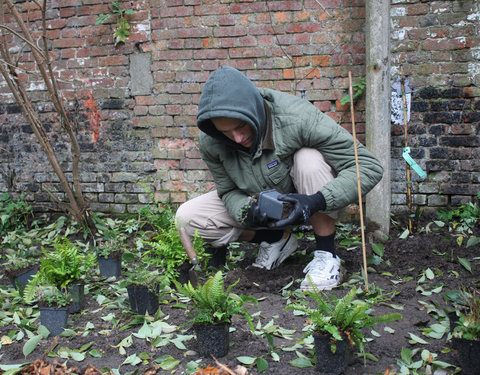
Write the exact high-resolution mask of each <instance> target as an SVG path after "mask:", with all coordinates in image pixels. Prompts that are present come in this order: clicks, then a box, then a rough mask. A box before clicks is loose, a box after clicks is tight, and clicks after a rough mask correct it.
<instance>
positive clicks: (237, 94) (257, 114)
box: [197, 66, 266, 154]
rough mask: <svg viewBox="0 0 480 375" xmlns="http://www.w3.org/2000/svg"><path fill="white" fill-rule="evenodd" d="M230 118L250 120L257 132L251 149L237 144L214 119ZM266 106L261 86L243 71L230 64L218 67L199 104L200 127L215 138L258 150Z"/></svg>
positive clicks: (263, 130) (262, 132)
mask: <svg viewBox="0 0 480 375" xmlns="http://www.w3.org/2000/svg"><path fill="white" fill-rule="evenodd" d="M215 117H228V118H235V119H240V120H242V121H246V122H247V123H248V124H250V126H251V127H252V129H253V130H254V134H255V141H254V142H253V144H252V146H251V147H250V149H246V148H245V147H243V146H242V145H240V144H238V143H235V142H234V141H232V140H230V139H229V138H227V137H226V136H225V135H223V134H222V133H220V132H219V131H218V130H217V129H216V128H215V126H214V125H213V123H212V121H211V119H212V118H215ZM265 122H266V116H265V107H264V104H263V98H262V96H261V95H260V92H259V91H258V89H257V87H255V85H254V84H253V82H252V81H250V80H249V79H248V78H247V77H246V76H245V75H243V73H241V72H240V71H238V70H237V69H235V68H232V67H229V66H222V67H220V68H218V69H217V70H215V71H214V72H213V73H212V74H211V75H210V77H209V78H208V80H207V82H206V83H205V86H204V87H203V91H202V95H201V96H200V101H199V103H198V114H197V126H198V128H199V129H200V130H201V131H202V132H204V133H206V134H208V135H209V136H211V137H214V138H216V139H220V140H221V141H224V142H225V143H227V144H229V145H231V146H232V147H235V148H237V149H241V150H244V151H248V152H249V153H252V154H253V153H255V150H257V148H258V146H259V144H260V142H261V139H262V137H263V134H264V132H265Z"/></svg>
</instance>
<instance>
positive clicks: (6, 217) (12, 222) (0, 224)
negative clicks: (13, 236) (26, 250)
mask: <svg viewBox="0 0 480 375" xmlns="http://www.w3.org/2000/svg"><path fill="white" fill-rule="evenodd" d="M32 215H33V213H32V207H31V206H30V205H29V204H28V203H27V202H25V201H24V200H23V195H20V197H19V198H18V199H16V200H14V199H12V197H11V196H10V195H9V194H8V193H3V194H2V196H1V198H0V235H2V236H3V235H5V234H7V233H8V232H11V231H14V230H17V229H20V228H22V229H23V228H26V227H27V223H28V218H29V217H30V216H32Z"/></svg>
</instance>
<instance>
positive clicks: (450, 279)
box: [0, 218, 480, 375]
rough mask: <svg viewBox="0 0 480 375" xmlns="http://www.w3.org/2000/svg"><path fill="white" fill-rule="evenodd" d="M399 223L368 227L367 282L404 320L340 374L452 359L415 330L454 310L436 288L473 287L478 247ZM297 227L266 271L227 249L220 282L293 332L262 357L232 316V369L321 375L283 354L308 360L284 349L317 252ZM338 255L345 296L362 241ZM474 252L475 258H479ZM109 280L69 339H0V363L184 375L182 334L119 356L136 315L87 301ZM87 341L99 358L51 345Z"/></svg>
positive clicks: (425, 226) (299, 321) (360, 282)
mask: <svg viewBox="0 0 480 375" xmlns="http://www.w3.org/2000/svg"><path fill="white" fill-rule="evenodd" d="M406 227H407V223H406V221H405V220H402V219H398V218H397V225H395V226H393V227H392V228H391V232H390V236H389V238H388V239H387V240H386V241H384V242H383V243H382V242H380V241H379V240H376V239H373V235H372V234H371V233H369V232H367V233H366V239H367V241H366V242H367V243H366V253H367V255H372V241H373V242H374V243H382V244H383V246H384V249H385V253H384V255H383V257H382V258H381V262H380V263H379V264H378V265H374V266H372V267H371V268H369V270H368V282H369V289H375V290H377V289H379V288H381V289H382V290H383V293H385V294H386V293H394V294H392V296H391V301H390V302H391V304H389V305H387V304H381V305H378V306H377V307H375V311H374V314H373V315H376V314H383V313H387V312H399V313H401V314H402V315H403V319H401V320H399V321H396V322H392V323H388V324H387V325H388V327H389V328H388V329H387V330H384V326H385V325H377V326H375V332H376V334H375V333H372V332H371V330H370V329H368V330H366V331H365V332H364V333H365V335H366V336H367V337H369V338H371V339H372V340H371V341H370V342H369V343H368V344H367V347H366V349H367V352H368V353H371V354H372V355H374V356H375V357H376V358H377V359H378V361H372V360H367V361H366V364H364V360H363V357H357V356H354V357H353V359H352V361H351V363H349V365H348V367H347V369H346V371H345V374H346V375H351V374H387V373H390V374H393V373H395V371H398V365H397V360H399V359H400V353H401V350H402V348H409V349H414V348H421V349H428V350H429V351H430V352H432V353H436V354H437V355H438V359H439V360H441V361H444V362H447V363H450V364H452V365H456V366H458V365H459V363H458V358H457V353H456V352H455V350H446V349H447V348H448V349H451V342H450V341H447V335H443V337H442V338H440V339H433V338H429V337H425V336H424V335H423V334H422V329H424V328H427V327H429V326H430V325H431V324H434V323H438V322H439V319H442V316H443V314H442V313H439V312H443V311H444V309H445V308H452V305H451V304H448V303H446V302H445V300H444V298H443V296H442V293H443V292H445V291H447V290H459V289H460V288H462V287H471V286H472V285H475V286H476V287H478V285H479V281H480V278H479V272H478V267H479V264H478V257H479V255H480V246H479V245H478V244H477V245H474V246H470V247H468V248H467V247H466V240H465V241H464V242H463V243H462V244H461V245H460V246H459V244H458V243H457V238H458V236H459V233H458V232H452V231H450V230H449V229H448V225H446V226H444V227H439V226H437V225H436V224H435V223H433V222H432V218H424V219H423V220H422V223H419V225H418V228H419V229H418V230H417V231H416V232H415V233H414V234H412V235H409V236H408V237H407V238H401V237H400V234H401V233H402V232H403V231H404V230H405V228H406ZM473 232H474V233H473V234H474V235H475V236H476V237H480V228H478V227H477V228H474V230H473ZM302 234H303V237H302V238H301V239H300V243H301V246H300V248H299V250H298V251H297V252H296V253H294V254H293V255H292V256H290V257H289V258H288V259H286V260H285V262H284V263H282V264H281V265H280V266H279V267H278V268H277V269H275V270H272V271H265V270H258V269H256V268H253V267H251V263H252V262H253V260H254V259H255V255H256V252H255V249H256V247H255V246H254V245H251V244H248V245H247V244H243V245H241V247H240V248H239V249H237V250H235V251H234V253H233V252H232V254H234V255H238V254H240V253H241V250H244V251H245V257H244V259H243V260H241V261H240V262H239V263H237V264H236V265H235V267H231V266H230V267H229V269H224V272H226V274H227V276H226V283H227V284H228V283H231V282H234V281H236V280H237V279H239V280H240V281H239V282H238V284H237V285H236V286H235V288H234V290H233V291H235V292H236V293H242V294H246V295H250V296H254V297H256V298H257V299H258V300H259V304H258V306H257V307H254V308H252V309H251V312H252V313H253V312H256V311H257V312H259V314H258V315H256V317H255V324H256V323H257V322H258V320H259V319H260V321H261V324H262V326H265V325H266V324H267V323H268V322H270V321H271V320H273V323H274V324H275V325H277V326H278V327H281V328H283V329H286V330H295V331H294V333H293V334H291V339H288V338H285V337H280V336H279V335H275V336H274V346H275V351H276V353H277V354H278V356H279V360H278V361H274V360H273V359H272V356H271V355H270V354H269V345H268V343H267V340H266V339H265V338H264V337H261V336H258V335H254V334H252V333H251V331H250V330H249V328H248V326H247V325H246V324H245V322H244V321H243V320H240V319H236V320H235V321H234V322H233V328H234V330H233V331H232V332H231V334H230V340H231V346H230V350H229V352H228V354H227V356H225V357H222V358H219V359H218V360H219V361H220V362H221V363H223V364H225V365H227V366H229V367H230V368H234V367H235V366H236V365H238V364H239V361H238V360H237V357H239V356H250V357H253V358H257V357H263V358H264V359H266V360H267V361H268V369H267V370H265V371H263V372H262V374H276V375H287V374H288V375H291V374H305V375H308V374H318V372H317V371H316V369H315V367H309V368H298V367H293V366H292V365H290V364H289V362H290V361H292V360H294V359H296V358H298V354H297V352H296V350H297V351H298V352H300V353H301V354H303V355H305V356H307V357H310V358H312V354H311V351H309V350H308V348H307V347H306V346H305V345H301V346H298V348H297V349H296V350H288V349H289V348H291V347H292V346H293V345H295V342H296V341H295V340H296V339H299V338H301V336H302V328H303V327H304V325H305V321H304V317H302V316H296V315H294V314H293V313H292V311H291V310H284V308H285V306H286V305H287V299H288V300H290V301H291V300H293V299H294V298H295V296H294V294H295V289H296V288H298V287H299V283H300V282H301V280H302V279H303V277H304V274H303V268H304V266H305V265H306V264H307V263H308V262H309V261H310V259H311V257H312V254H311V252H312V251H313V250H314V242H313V241H312V240H311V238H312V237H311V236H309V235H308V234H309V232H308V231H306V232H303V233H299V235H302ZM337 255H338V256H339V257H340V258H341V259H342V261H343V264H344V267H345V270H346V275H345V278H344V284H342V286H341V287H339V288H337V289H335V290H333V291H332V292H331V294H334V295H336V296H343V295H344V294H345V293H346V292H347V291H348V290H350V288H351V286H352V285H354V284H355V285H357V286H358V287H362V288H364V289H365V283H364V279H362V278H361V276H360V275H361V273H360V271H361V269H362V267H363V257H362V246H357V247H355V248H354V249H352V250H347V249H345V248H344V247H342V246H341V245H340V243H339V244H338V249H337ZM475 257H477V259H476V260H475V259H474V258H475ZM459 258H466V259H469V260H470V261H471V268H472V270H471V272H469V271H468V270H467V269H466V268H465V267H464V266H463V265H462V264H461V263H460V262H459V260H458V259H459ZM428 268H429V269H430V270H432V271H433V272H434V278H433V279H431V280H430V279H428V278H427V279H426V282H425V283H424V284H419V283H418V281H419V278H420V277H421V275H422V274H423V273H424V272H425V270H427V269H428ZM203 276H204V275H203V274H202V273H200V274H199V277H200V279H202V277H203ZM0 282H1V284H4V285H6V284H7V283H8V280H7V279H5V278H3V279H1V280H0ZM113 282H116V281H113ZM113 282H112V281H111V279H110V280H109V281H108V282H106V283H105V282H103V283H102V282H99V283H97V284H95V285H94V286H91V287H90V290H89V293H88V294H87V299H86V305H85V308H84V309H83V310H82V311H81V312H80V313H77V314H71V316H70V318H69V324H68V328H70V329H72V330H74V331H76V332H77V334H76V336H74V337H62V336H59V337H57V338H48V339H43V340H41V342H40V344H39V345H38V346H37V348H36V349H35V350H34V351H33V352H32V353H31V354H30V355H28V357H27V358H25V357H24V356H23V354H22V348H23V345H24V344H25V341H26V338H25V339H24V340H21V341H20V342H14V343H12V344H10V345H3V346H2V347H1V349H0V355H1V357H0V362H1V363H3V364H14V363H27V362H28V363H31V362H33V361H34V360H38V359H44V360H46V361H51V362H53V361H57V362H59V363H62V364H65V363H66V364H67V365H68V366H72V367H78V368H79V370H78V371H77V373H94V372H88V371H87V370H85V369H86V368H87V367H89V368H90V371H91V369H92V366H93V367H95V368H97V369H104V370H105V369H107V368H111V369H115V368H119V372H120V373H121V374H126V373H132V372H133V371H136V372H135V374H145V373H147V372H146V371H147V370H148V369H150V372H149V373H150V374H172V373H175V374H184V373H186V365H187V363H188V362H190V361H196V360H200V359H201V357H199V356H198V354H197V353H196V352H195V351H196V350H197V347H196V342H195V339H194V338H192V339H190V340H188V341H184V344H185V347H186V348H182V349H180V348H178V347H177V346H176V345H174V343H169V344H167V345H165V346H159V347H154V346H152V344H151V342H149V341H148V340H145V339H141V338H137V337H135V336H132V339H133V343H132V345H131V346H130V347H126V348H125V350H126V353H125V354H120V351H119V348H118V347H115V346H118V344H119V343H120V342H121V341H122V340H123V339H124V338H125V337H127V336H129V335H130V334H131V333H137V332H138V331H139V329H140V327H141V322H140V323H139V325H136V326H133V327H130V328H129V325H128V323H131V322H132V320H133V319H134V316H133V314H132V312H131V311H130V309H129V305H128V297H127V296H126V295H125V294H123V295H117V296H113V297H115V298H116V301H117V302H116V303H112V304H111V305H109V306H108V308H105V306H103V308H102V306H100V305H99V304H98V299H97V298H94V294H95V295H96V294H99V289H100V290H101V289H102V288H103V289H104V293H103V294H105V295H108V288H109V283H110V284H111V283H113ZM289 284H291V285H290V287H288V288H287V289H284V287H286V286H287V285H289ZM419 286H420V287H422V288H423V290H424V291H426V292H427V293H425V292H424V294H429V293H428V292H429V291H432V290H434V288H436V287H438V286H443V289H442V291H441V292H440V293H435V292H432V293H431V295H424V294H422V293H421V291H420V290H418V287H419ZM110 297H112V296H110ZM392 305H395V306H397V307H400V308H401V310H398V309H393V308H392ZM2 310H3V308H2ZM160 311H161V312H162V313H163V314H164V315H163V319H164V320H165V321H166V322H168V323H169V324H171V325H175V326H180V325H181V324H182V323H184V322H186V317H185V315H184V310H183V309H181V308H178V306H174V305H173V304H172V303H171V304H161V305H160ZM110 313H112V314H115V319H116V327H115V328H113V329H112V321H111V320H108V319H105V316H106V315H108V314H110ZM159 314H160V313H159ZM439 314H440V315H439ZM102 318H104V319H102ZM89 323H90V324H93V326H94V328H93V329H90V330H86V329H85V327H86V326H87V324H89ZM14 329H17V328H16V327H15V326H14V325H7V326H3V327H0V336H4V335H7V334H8V332H9V331H11V330H14ZM179 329H180V330H183V331H184V332H183V334H185V335H191V334H193V333H192V331H191V329H190V326H189V325H185V326H180V328H179ZM102 330H109V331H108V332H109V333H108V334H104V333H102ZM410 334H414V335H416V336H418V337H421V338H423V339H424V340H425V341H426V342H428V344H418V343H414V342H413V343H411V342H409V340H411V336H410ZM150 341H152V340H150ZM91 342H93V343H94V344H93V347H94V348H96V349H99V350H101V351H102V353H103V355H102V357H101V358H94V357H92V356H90V355H87V358H86V359H85V360H83V361H81V362H75V361H74V360H73V359H68V361H67V362H65V359H63V358H60V357H59V356H58V349H59V348H60V347H62V346H63V347H68V348H70V349H79V348H80V347H81V346H82V345H84V344H88V343H91ZM52 347H53V350H52V353H55V354H54V355H53V356H52V357H50V356H49V357H45V356H44V355H45V354H46V353H47V352H48V350H50V349H51V348H52ZM93 347H92V348H93ZM285 349H286V350H285ZM142 352H144V353H148V354H149V355H150V357H151V360H146V361H145V363H143V364H139V365H136V366H131V365H122V363H123V362H124V361H125V360H126V358H127V357H128V356H129V355H132V354H137V355H138V354H140V353H142ZM164 355H171V356H172V357H173V358H175V359H177V360H179V361H180V363H179V364H178V365H177V366H176V367H174V369H173V370H172V369H161V368H159V367H158V366H157V367H155V365H156V363H155V362H154V361H153V360H154V359H157V358H159V357H161V356H164ZM417 359H418V358H417ZM199 363H200V366H201V367H203V368H204V367H206V366H207V365H208V364H211V365H215V362H214V361H213V359H208V358H207V359H201V362H199ZM247 368H248V372H249V373H251V374H257V369H256V367H254V366H253V367H252V366H247ZM389 371H390V372H389ZM0 373H1V371H0ZM31 373H33V372H31ZM450 373H452V372H450Z"/></svg>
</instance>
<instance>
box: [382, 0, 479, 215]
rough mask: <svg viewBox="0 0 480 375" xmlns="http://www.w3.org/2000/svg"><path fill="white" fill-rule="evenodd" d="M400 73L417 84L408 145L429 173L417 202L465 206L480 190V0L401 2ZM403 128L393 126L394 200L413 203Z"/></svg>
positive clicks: (395, 36)
mask: <svg viewBox="0 0 480 375" xmlns="http://www.w3.org/2000/svg"><path fill="white" fill-rule="evenodd" d="M391 17H392V25H393V30H392V78H395V77H396V76H398V75H399V74H400V66H403V68H404V71H405V74H406V75H407V77H408V79H409V81H410V83H411V86H412V88H413V93H412V97H413V98H412V105H411V111H412V113H411V119H410V122H409V129H408V134H409V137H408V143H409V145H410V146H411V148H412V156H413V158H414V159H415V160H416V161H417V162H418V163H419V164H420V165H421V166H422V168H423V169H424V170H425V171H426V172H427V178H426V179H425V180H421V179H419V178H418V176H417V175H416V174H415V173H413V174H412V177H413V181H414V183H413V191H414V193H415V194H414V203H416V204H418V205H427V206H429V207H439V206H445V205H447V204H452V205H459V204H462V203H466V202H469V201H471V200H472V197H475V196H476V194H477V193H478V192H479V191H480V147H479V146H480V112H479V109H480V27H479V25H480V3H479V2H478V1H393V2H392V8H391ZM404 144H405V140H404V128H403V126H392V145H393V146H394V148H393V153H392V158H393V159H392V168H393V170H392V172H393V173H392V203H393V207H394V208H401V207H402V205H404V204H405V192H406V184H405V163H404V162H403V159H402V157H401V153H402V146H403V145H404Z"/></svg>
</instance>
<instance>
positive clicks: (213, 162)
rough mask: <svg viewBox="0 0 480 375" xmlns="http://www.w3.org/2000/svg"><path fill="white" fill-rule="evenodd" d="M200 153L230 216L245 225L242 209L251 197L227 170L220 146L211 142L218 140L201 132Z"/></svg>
mask: <svg viewBox="0 0 480 375" xmlns="http://www.w3.org/2000/svg"><path fill="white" fill-rule="evenodd" d="M199 141H200V154H201V157H202V159H203V161H204V162H205V163H206V164H207V166H208V169H209V171H210V173H211V174H212V176H213V180H214V182H215V187H216V189H217V193H218V196H219V197H220V198H221V199H222V201H223V203H224V204H225V207H226V209H227V211H228V213H229V214H230V216H231V217H232V218H233V219H234V220H235V221H236V222H238V224H239V225H240V226H244V227H245V225H243V224H242V223H241V221H242V209H243V207H244V206H246V205H247V204H248V203H249V201H250V197H249V196H248V194H246V193H245V192H243V191H242V190H240V189H238V187H237V186H236V184H235V183H234V182H233V180H232V179H231V178H230V176H229V175H228V173H227V172H226V171H225V168H224V166H223V163H222V161H221V158H222V157H223V156H222V154H221V153H219V152H218V146H217V147H212V146H213V145H212V144H210V142H217V141H215V140H213V139H212V138H210V137H208V136H205V135H203V134H202V133H200V140H199Z"/></svg>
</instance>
